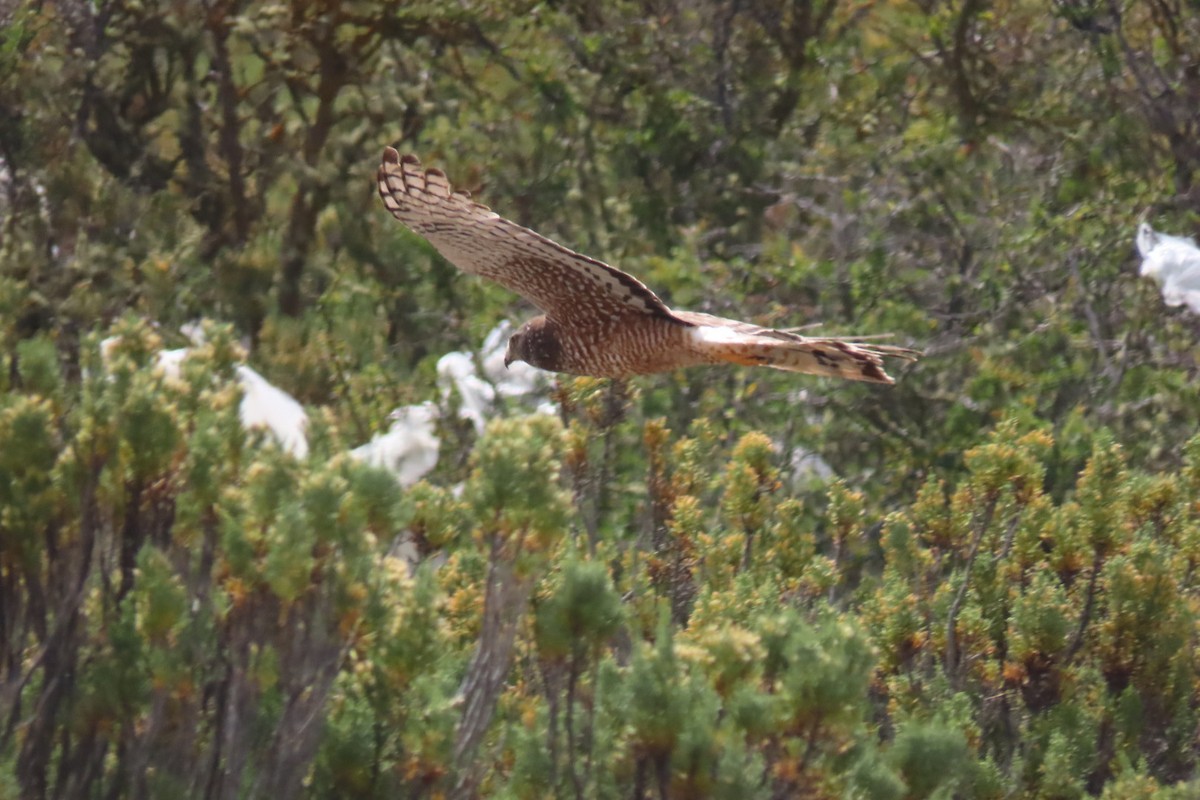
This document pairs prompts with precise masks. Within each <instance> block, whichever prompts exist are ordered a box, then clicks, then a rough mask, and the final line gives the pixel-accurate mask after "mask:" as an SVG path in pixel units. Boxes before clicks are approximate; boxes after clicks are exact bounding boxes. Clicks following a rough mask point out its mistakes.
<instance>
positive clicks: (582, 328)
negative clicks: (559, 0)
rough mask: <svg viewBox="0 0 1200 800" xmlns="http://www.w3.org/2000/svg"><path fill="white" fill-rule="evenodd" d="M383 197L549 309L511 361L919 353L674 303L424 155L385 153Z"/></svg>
mask: <svg viewBox="0 0 1200 800" xmlns="http://www.w3.org/2000/svg"><path fill="white" fill-rule="evenodd" d="M378 182H379V196H380V197H381V198H383V204H384V205H385V206H386V207H387V210H388V211H390V212H391V213H392V216H394V217H395V218H396V219H398V220H400V221H401V222H403V223H404V224H405V225H407V226H408V227H409V228H410V229H412V230H413V231H414V232H416V233H418V234H420V235H421V236H423V237H425V238H426V239H427V240H429V242H430V244H432V245H433V246H434V247H435V248H436V249H437V251H438V252H439V253H441V254H442V255H443V256H445V257H446V259H448V260H449V261H450V263H452V264H454V266H456V267H458V268H459V269H461V270H462V271H463V272H466V273H469V274H471V275H480V276H482V277H484V278H488V279H490V280H493V281H495V282H496V283H499V284H500V285H502V286H504V287H506V288H508V289H510V290H512V291H514V292H516V293H517V294H519V295H521V296H522V297H524V298H526V299H527V300H529V301H530V302H531V303H533V304H534V305H535V306H537V307H538V308H539V309H541V310H542V311H543V312H545V313H544V314H543V315H541V316H538V317H534V318H533V319H531V320H529V321H528V322H526V323H525V324H524V325H522V326H521V327H520V328H519V329H518V330H517V331H516V332H515V333H514V334H513V335H512V337H511V338H510V339H509V341H508V351H507V353H506V355H505V359H504V360H505V364H510V363H512V362H513V361H524V362H526V363H528V364H532V365H533V366H535V367H538V368H540V369H544V370H549V371H551V372H565V373H570V374H574V375H590V376H593V377H598V378H625V377H629V376H631V375H644V374H648V373H653V372H665V371H668V370H674V369H678V368H680V367H691V366H697V365H701V364H727V363H732V364H741V365H745V366H765V367H774V368H775V369H781V370H788V371H791V372H806V373H810V374H813V375H826V376H831V377H837V378H848V379H850V380H856V381H870V382H873V383H893V381H892V378H891V377H890V376H889V375H888V374H887V372H885V371H884V368H883V358H884V357H885V356H890V357H894V358H899V359H905V360H910V361H911V360H915V359H916V357H917V356H918V353H917V352H916V351H914V350H909V349H907V348H903V347H893V346H890V345H881V344H873V343H865V342H858V341H853V340H850V339H838V338H826V337H820V338H817V337H808V336H800V335H798V334H796V333H794V332H792V331H787V330H775V329H772V328H763V327H760V326H758V325H754V324H751V323H749V322H739V321H738V320H732V319H724V318H722V317H716V316H713V315H711V314H700V313H695V312H691V311H676V310H673V309H670V308H668V307H667V305H666V304H665V303H663V301H662V300H660V299H659V298H658V296H657V295H655V294H654V292H652V291H650V290H649V289H647V288H646V287H645V285H643V284H642V282H641V281H639V280H638V279H637V278H635V277H633V276H632V275H630V274H628V273H626V272H622V271H621V270H619V269H616V268H615V267H610V266H609V265H608V264H605V263H603V262H601V261H597V260H596V259H594V258H589V257H588V256H585V255H581V254H580V253H576V252H575V251H573V250H569V249H567V248H566V247H563V246H562V245H560V244H557V243H556V242H552V241H550V240H549V239H547V238H546V237H544V236H541V235H540V234H537V233H534V232H533V231H531V230H529V229H528V228H524V227H522V226H520V225H517V224H516V223H515V222H511V221H509V220H507V219H505V218H504V217H501V216H500V215H498V214H496V213H495V212H493V211H492V210H491V209H489V208H488V207H487V206H484V205H480V204H479V203H476V202H474V201H472V200H471V197H470V195H469V194H468V193H466V192H456V191H454V188H453V187H452V186H451V185H450V182H449V181H448V180H447V179H446V174H445V173H444V172H442V171H441V170H439V169H425V168H424V167H422V166H421V162H420V161H419V160H418V159H417V157H416V156H412V155H405V156H401V155H400V154H399V153H397V152H396V151H395V150H394V149H393V148H391V147H389V148H387V149H385V150H384V151H383V162H382V163H381V164H380V165H379V172H378Z"/></svg>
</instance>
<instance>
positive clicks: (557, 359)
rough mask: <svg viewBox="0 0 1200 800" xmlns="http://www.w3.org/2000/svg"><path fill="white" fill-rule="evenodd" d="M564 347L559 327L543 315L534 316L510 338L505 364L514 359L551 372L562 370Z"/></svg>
mask: <svg viewBox="0 0 1200 800" xmlns="http://www.w3.org/2000/svg"><path fill="white" fill-rule="evenodd" d="M561 360H562V347H561V346H560V345H559V341H558V327H557V326H556V325H555V324H554V323H553V322H551V321H550V320H548V319H546V318H545V317H544V316H543V317H534V318H533V319H531V320H529V321H528V322H526V323H525V324H524V325H522V326H521V327H520V328H518V329H517V332H516V333H514V334H513V335H512V336H510V337H509V339H508V349H507V350H505V351H504V366H506V367H507V366H510V365H511V364H512V363H513V362H514V361H524V362H525V363H526V364H529V365H531V366H534V367H537V368H538V369H544V370H549V371H550V372H562V371H563V369H562V365H561Z"/></svg>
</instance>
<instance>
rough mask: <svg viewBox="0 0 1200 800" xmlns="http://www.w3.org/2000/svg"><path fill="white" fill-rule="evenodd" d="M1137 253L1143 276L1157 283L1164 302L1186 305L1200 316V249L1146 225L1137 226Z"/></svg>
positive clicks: (1193, 242) (1186, 238)
mask: <svg viewBox="0 0 1200 800" xmlns="http://www.w3.org/2000/svg"><path fill="white" fill-rule="evenodd" d="M1137 249H1138V253H1140V254H1141V256H1142V266H1141V270H1140V272H1141V274H1142V276H1143V277H1147V278H1153V279H1154V280H1156V281H1158V283H1159V285H1160V287H1161V289H1162V296H1163V302H1165V303H1166V304H1167V305H1169V306H1182V305H1186V306H1187V307H1188V308H1190V309H1191V310H1192V312H1193V313H1195V314H1200V248H1198V247H1196V242H1195V241H1194V240H1192V239H1190V238H1188V237H1186V236H1171V235H1169V234H1166V233H1158V232H1157V231H1155V230H1154V229H1153V228H1151V227H1150V226H1149V225H1148V224H1147V223H1145V222H1143V223H1142V224H1141V225H1138V232H1137Z"/></svg>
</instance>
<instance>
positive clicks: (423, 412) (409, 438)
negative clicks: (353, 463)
mask: <svg viewBox="0 0 1200 800" xmlns="http://www.w3.org/2000/svg"><path fill="white" fill-rule="evenodd" d="M437 417H438V410H437V407H436V406H434V404H433V403H421V404H420V405H415V406H405V407H404V408H398V409H396V410H395V411H393V412H392V414H391V418H392V426H391V427H390V428H389V429H388V432H387V433H384V434H381V435H379V436H376V437H375V438H374V439H372V440H371V441H369V442H367V443H366V444H364V445H362V446H361V447H356V448H354V449H353V450H351V451H350V455H351V456H352V457H354V458H357V459H358V460H360V461H363V462H365V463H367V464H370V465H372V466H375V467H382V468H383V469H386V470H388V471H389V472H391V473H392V474H393V475H394V476H395V477H396V481H397V482H398V483H399V484H400V485H401V486H411V485H412V484H414V483H416V482H417V481H419V480H420V479H421V478H423V477H424V476H425V475H426V474H428V473H429V471H430V470H432V469H433V468H434V467H435V466H437V462H438V448H439V446H440V443H439V442H438V438H437V436H435V435H434V426H435V424H436V422H437Z"/></svg>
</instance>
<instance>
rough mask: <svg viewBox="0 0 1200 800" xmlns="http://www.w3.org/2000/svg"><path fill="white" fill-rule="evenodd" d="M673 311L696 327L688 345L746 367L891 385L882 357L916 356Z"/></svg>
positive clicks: (906, 358)
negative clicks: (768, 368) (690, 344)
mask: <svg viewBox="0 0 1200 800" xmlns="http://www.w3.org/2000/svg"><path fill="white" fill-rule="evenodd" d="M675 313H676V315H677V316H679V317H680V318H681V319H684V320H686V321H687V322H690V323H692V324H693V325H695V326H696V327H695V328H694V330H693V335H692V347H693V348H695V351H696V352H697V353H698V354H699V355H702V356H704V357H705V358H706V360H707V359H711V360H712V361H713V362H720V361H727V362H729V363H731V364H741V365H743V366H747V367H772V368H774V369H781V370H786V371H788V372H803V373H807V374H809V375H823V376H825V377H829V378H843V379H846V380H851V381H867V382H869V383H886V384H892V383H895V381H894V380H893V379H892V376H890V375H888V374H887V371H886V370H885V369H884V366H883V359H885V358H897V359H900V360H903V361H916V360H917V358H919V357H920V355H921V354H920V353H919V352H918V351H916V350H910V349H909V348H907V347H895V346H893V345H887V344H874V343H868V342H859V341H855V340H853V339H837V338H825V337H809V336H800V335H799V334H795V333H792V332H790V331H783V330H776V329H773V328H760V327H758V326H756V325H751V324H749V323H746V322H737V321H735V320H729V319H722V318H721V317H714V316H711V315H709V314H696V313H690V312H680V311H677V312H675Z"/></svg>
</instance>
